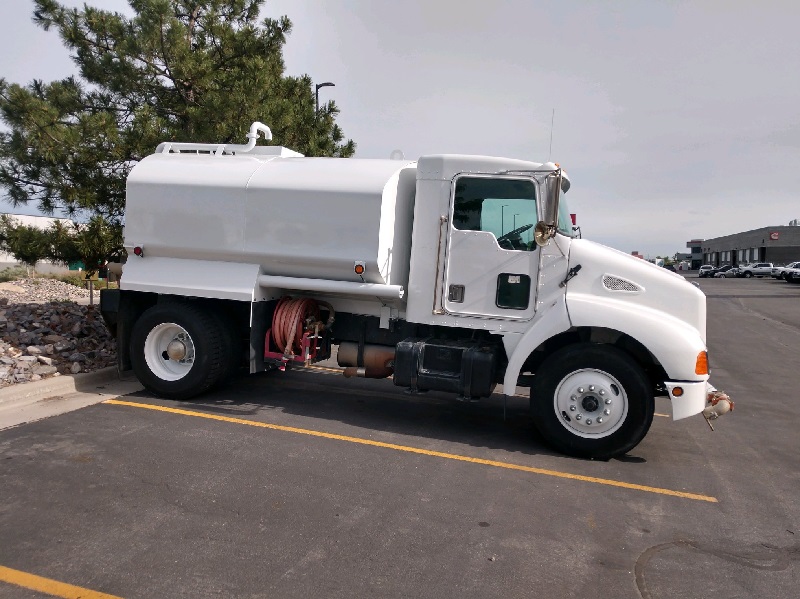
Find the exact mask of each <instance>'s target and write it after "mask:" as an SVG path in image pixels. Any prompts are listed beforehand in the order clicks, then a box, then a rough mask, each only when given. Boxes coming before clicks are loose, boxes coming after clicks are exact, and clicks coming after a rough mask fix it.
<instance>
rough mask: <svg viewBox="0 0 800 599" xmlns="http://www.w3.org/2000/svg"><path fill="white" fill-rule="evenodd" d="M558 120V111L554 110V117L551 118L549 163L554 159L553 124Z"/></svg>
mask: <svg viewBox="0 0 800 599" xmlns="http://www.w3.org/2000/svg"><path fill="white" fill-rule="evenodd" d="M555 120H556V109H555V108H553V115H552V116H551V117H550V152H548V154H547V161H548V162H550V158H552V157H553V122H554V121H555Z"/></svg>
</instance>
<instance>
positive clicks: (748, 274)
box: [744, 272, 753, 279]
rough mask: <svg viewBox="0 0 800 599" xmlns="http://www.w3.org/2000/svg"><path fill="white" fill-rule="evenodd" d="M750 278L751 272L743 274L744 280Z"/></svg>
mask: <svg viewBox="0 0 800 599" xmlns="http://www.w3.org/2000/svg"><path fill="white" fill-rule="evenodd" d="M752 276H753V273H751V272H746V273H744V278H745V279H749V278H750V277H752Z"/></svg>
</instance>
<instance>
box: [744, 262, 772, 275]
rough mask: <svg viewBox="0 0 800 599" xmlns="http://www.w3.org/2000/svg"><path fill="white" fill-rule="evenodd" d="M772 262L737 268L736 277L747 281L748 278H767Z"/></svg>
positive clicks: (770, 273) (770, 272)
mask: <svg viewBox="0 0 800 599" xmlns="http://www.w3.org/2000/svg"><path fill="white" fill-rule="evenodd" d="M772 268H773V265H772V262H756V263H755V264H747V265H745V266H740V267H739V274H738V275H737V276H740V277H744V278H746V279H749V278H750V277H768V276H770V275H772Z"/></svg>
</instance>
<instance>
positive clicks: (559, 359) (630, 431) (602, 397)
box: [531, 344, 655, 459]
mask: <svg viewBox="0 0 800 599" xmlns="http://www.w3.org/2000/svg"><path fill="white" fill-rule="evenodd" d="M531 391H532V393H531V414H532V416H533V418H534V424H535V426H536V428H537V429H538V430H539V432H540V433H541V434H542V436H543V437H544V438H545V439H546V440H547V441H548V442H549V443H550V444H551V445H552V446H553V447H555V448H556V449H558V450H559V451H561V452H563V453H566V454H568V455H573V456H579V457H587V458H598V459H607V458H611V457H614V456H616V455H620V454H624V453H626V452H628V451H630V450H631V449H633V448H634V447H636V445H638V444H639V442H640V441H641V440H642V439H643V438H644V436H645V435H646V434H647V431H648V430H649V429H650V425H651V423H652V421H653V413H654V411H655V403H654V399H653V393H652V391H651V389H650V385H649V384H648V381H647V377H646V376H645V374H644V372H643V371H642V369H641V368H640V367H639V365H638V364H637V363H636V362H635V361H633V360H632V359H631V358H630V357H629V356H628V355H627V354H625V353H624V352H622V351H621V350H619V349H617V348H615V347H612V346H609V345H590V344H580V345H572V346H569V347H566V348H564V349H562V350H560V351H558V352H556V353H554V354H553V355H552V356H550V357H549V358H548V359H547V360H546V361H545V362H544V363H543V364H542V365H541V366H540V368H539V369H538V371H537V373H536V376H535V378H534V384H533V388H532V390H531Z"/></svg>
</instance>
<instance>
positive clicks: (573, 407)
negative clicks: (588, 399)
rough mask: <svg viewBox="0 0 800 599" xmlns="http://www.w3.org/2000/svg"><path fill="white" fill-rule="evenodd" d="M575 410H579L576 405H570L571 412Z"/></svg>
mask: <svg viewBox="0 0 800 599" xmlns="http://www.w3.org/2000/svg"><path fill="white" fill-rule="evenodd" d="M575 410H577V408H576V407H575V406H570V407H569V411H570V412H574V411H575Z"/></svg>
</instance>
